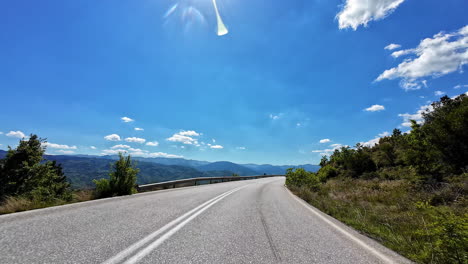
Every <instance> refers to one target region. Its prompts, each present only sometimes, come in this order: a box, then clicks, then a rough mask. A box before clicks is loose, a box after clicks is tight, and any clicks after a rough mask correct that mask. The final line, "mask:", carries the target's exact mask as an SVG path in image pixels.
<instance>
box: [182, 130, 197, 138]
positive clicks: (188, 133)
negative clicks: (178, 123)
mask: <svg viewBox="0 0 468 264" xmlns="http://www.w3.org/2000/svg"><path fill="white" fill-rule="evenodd" d="M178 134H179V135H181V136H188V137H198V136H200V135H201V134H200V133H198V132H196V131H193V130H188V131H184V130H182V131H180V132H179V133H178Z"/></svg>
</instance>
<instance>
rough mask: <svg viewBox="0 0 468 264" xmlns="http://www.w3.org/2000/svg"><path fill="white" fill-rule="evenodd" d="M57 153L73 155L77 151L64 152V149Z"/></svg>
mask: <svg viewBox="0 0 468 264" xmlns="http://www.w3.org/2000/svg"><path fill="white" fill-rule="evenodd" d="M57 152H60V153H62V154H73V153H75V151H73V150H63V149H61V150H57Z"/></svg>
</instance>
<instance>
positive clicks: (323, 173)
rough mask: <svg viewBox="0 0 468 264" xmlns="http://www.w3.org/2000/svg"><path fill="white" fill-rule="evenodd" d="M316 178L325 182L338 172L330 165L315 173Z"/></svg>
mask: <svg viewBox="0 0 468 264" xmlns="http://www.w3.org/2000/svg"><path fill="white" fill-rule="evenodd" d="M317 176H318V178H319V179H320V180H321V181H326V180H328V179H331V178H334V177H336V176H338V170H337V169H336V168H335V167H333V166H331V165H325V166H324V167H322V168H320V170H319V171H318V172H317Z"/></svg>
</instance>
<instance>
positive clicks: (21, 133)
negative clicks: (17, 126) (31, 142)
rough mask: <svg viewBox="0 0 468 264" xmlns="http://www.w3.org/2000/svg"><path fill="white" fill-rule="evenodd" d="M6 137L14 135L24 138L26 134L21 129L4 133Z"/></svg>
mask: <svg viewBox="0 0 468 264" xmlns="http://www.w3.org/2000/svg"><path fill="white" fill-rule="evenodd" d="M6 136H7V137H15V138H25V137H26V135H25V134H24V133H23V132H21V131H19V130H18V131H10V132H8V133H7V134H6Z"/></svg>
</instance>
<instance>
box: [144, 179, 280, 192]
mask: <svg viewBox="0 0 468 264" xmlns="http://www.w3.org/2000/svg"><path fill="white" fill-rule="evenodd" d="M278 176H284V175H258V176H228V177H199V178H189V179H181V180H175V181H167V182H157V183H150V184H143V185H138V187H137V190H138V191H139V192H147V191H154V190H159V189H168V188H176V187H177V186H178V185H179V187H181V185H183V186H189V185H199V184H212V183H218V182H228V181H242V180H253V179H262V178H270V177H278ZM197 183H198V184H197Z"/></svg>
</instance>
